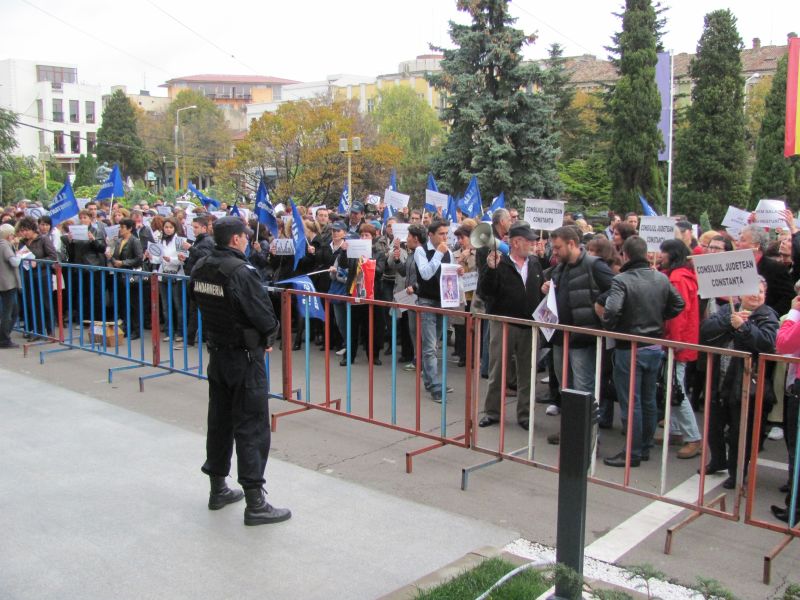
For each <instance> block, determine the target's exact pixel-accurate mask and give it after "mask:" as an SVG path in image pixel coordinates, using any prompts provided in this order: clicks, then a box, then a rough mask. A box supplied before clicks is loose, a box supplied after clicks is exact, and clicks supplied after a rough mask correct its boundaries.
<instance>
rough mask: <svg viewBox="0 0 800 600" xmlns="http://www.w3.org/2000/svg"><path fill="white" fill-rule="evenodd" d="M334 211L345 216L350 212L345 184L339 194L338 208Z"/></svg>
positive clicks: (348, 196)
mask: <svg viewBox="0 0 800 600" xmlns="http://www.w3.org/2000/svg"><path fill="white" fill-rule="evenodd" d="M336 210H337V212H338V213H339V214H340V215H346V214H347V213H349V212H350V190H348V189H347V184H346V183H345V184H344V188H343V189H342V193H341V194H339V207H338V208H337V209H336Z"/></svg>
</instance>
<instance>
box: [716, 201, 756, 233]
mask: <svg viewBox="0 0 800 600" xmlns="http://www.w3.org/2000/svg"><path fill="white" fill-rule="evenodd" d="M749 221H750V212H749V211H746V210H742V209H741V208H736V207H735V206H729V207H728V211H727V212H726V213H725V218H724V219H722V226H723V227H732V228H734V229H740V230H741V229H742V228H744V227H747V225H749Z"/></svg>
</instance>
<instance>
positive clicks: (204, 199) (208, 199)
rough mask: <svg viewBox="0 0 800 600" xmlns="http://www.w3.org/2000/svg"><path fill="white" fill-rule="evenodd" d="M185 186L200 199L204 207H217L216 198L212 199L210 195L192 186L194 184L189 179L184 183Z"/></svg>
mask: <svg viewBox="0 0 800 600" xmlns="http://www.w3.org/2000/svg"><path fill="white" fill-rule="evenodd" d="M186 187H187V188H188V190H189V191H190V192H192V193H193V194H194V195H195V196H197V199H198V200H200V202H201V203H202V205H203V206H205V207H206V208H208V207H209V206H213V207H214V208H219V201H218V200H214V198H212V197H211V196H206V195H205V194H204V193H203V192H201V191H200V190H198V189H197V188H196V187H194V184H193V183H192V182H191V181H190V182H189V183H188V184H187V185H186Z"/></svg>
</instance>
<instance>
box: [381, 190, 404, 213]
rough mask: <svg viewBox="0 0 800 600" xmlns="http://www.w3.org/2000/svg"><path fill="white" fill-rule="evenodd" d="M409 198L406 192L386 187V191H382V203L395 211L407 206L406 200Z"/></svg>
mask: <svg viewBox="0 0 800 600" xmlns="http://www.w3.org/2000/svg"><path fill="white" fill-rule="evenodd" d="M410 198H411V197H410V196H409V195H408V194H401V193H400V192H395V191H394V190H390V189H389V188H386V191H385V192H384V193H383V202H384V204H386V205H387V206H391V207H392V208H393V209H394V210H395V211H400V210H403V209H404V208H405V207H406V206H408V201H409V200H410Z"/></svg>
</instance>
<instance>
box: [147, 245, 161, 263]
mask: <svg viewBox="0 0 800 600" xmlns="http://www.w3.org/2000/svg"><path fill="white" fill-rule="evenodd" d="M163 251H164V249H163V248H162V247H161V244H159V243H158V242H147V253H148V254H149V255H150V262H151V263H153V264H154V265H160V264H161V254H162V253H163Z"/></svg>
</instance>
